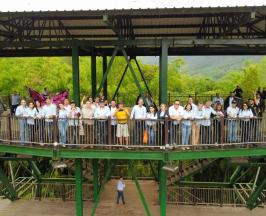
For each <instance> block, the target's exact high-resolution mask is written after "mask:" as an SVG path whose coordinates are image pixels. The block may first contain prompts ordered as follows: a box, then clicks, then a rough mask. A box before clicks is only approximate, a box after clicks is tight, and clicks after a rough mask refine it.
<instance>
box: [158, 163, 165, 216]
mask: <svg viewBox="0 0 266 216" xmlns="http://www.w3.org/2000/svg"><path fill="white" fill-rule="evenodd" d="M163 166H164V163H163V161H160V179H159V202H160V215H161V216H166V202H167V200H166V198H167V189H166V173H165V170H163Z"/></svg>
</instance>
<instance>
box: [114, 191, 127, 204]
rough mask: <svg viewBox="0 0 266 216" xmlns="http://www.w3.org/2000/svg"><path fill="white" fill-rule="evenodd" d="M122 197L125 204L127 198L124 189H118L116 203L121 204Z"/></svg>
mask: <svg viewBox="0 0 266 216" xmlns="http://www.w3.org/2000/svg"><path fill="white" fill-rule="evenodd" d="M120 198H122V202H123V204H125V199H124V191H119V190H118V191H117V199H116V203H117V204H119V200H120Z"/></svg>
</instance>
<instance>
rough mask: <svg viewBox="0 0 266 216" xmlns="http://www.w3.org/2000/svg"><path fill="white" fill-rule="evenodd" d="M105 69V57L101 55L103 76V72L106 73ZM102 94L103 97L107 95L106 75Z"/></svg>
mask: <svg viewBox="0 0 266 216" xmlns="http://www.w3.org/2000/svg"><path fill="white" fill-rule="evenodd" d="M106 69H107V57H106V56H103V77H104V74H105V73H106ZM103 95H104V96H105V97H108V95H107V77H106V80H105V82H104V84H103Z"/></svg>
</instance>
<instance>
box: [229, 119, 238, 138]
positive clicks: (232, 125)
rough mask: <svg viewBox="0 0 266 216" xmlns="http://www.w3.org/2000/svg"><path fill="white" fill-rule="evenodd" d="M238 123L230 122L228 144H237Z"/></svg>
mask: <svg viewBox="0 0 266 216" xmlns="http://www.w3.org/2000/svg"><path fill="white" fill-rule="evenodd" d="M236 130H237V127H236V121H235V120H228V142H231V143H232V142H236Z"/></svg>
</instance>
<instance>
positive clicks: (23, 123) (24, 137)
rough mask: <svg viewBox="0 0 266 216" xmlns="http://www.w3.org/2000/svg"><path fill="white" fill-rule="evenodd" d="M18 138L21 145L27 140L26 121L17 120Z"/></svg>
mask: <svg viewBox="0 0 266 216" xmlns="http://www.w3.org/2000/svg"><path fill="white" fill-rule="evenodd" d="M18 121H19V137H20V141H22V143H21V145H24V143H23V142H25V141H27V140H28V131H27V120H26V119H19V120H18Z"/></svg>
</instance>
